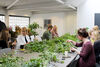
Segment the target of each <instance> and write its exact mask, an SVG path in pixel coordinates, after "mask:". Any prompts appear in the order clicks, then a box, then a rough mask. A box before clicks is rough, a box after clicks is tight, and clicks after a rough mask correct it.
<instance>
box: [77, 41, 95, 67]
mask: <svg viewBox="0 0 100 67" xmlns="http://www.w3.org/2000/svg"><path fill="white" fill-rule="evenodd" d="M76 46H82V50H81V52H80V59H79V63H78V66H79V67H95V63H96V60H95V54H94V49H93V46H92V43H91V42H90V41H89V42H87V43H85V44H83V43H77V44H76Z"/></svg>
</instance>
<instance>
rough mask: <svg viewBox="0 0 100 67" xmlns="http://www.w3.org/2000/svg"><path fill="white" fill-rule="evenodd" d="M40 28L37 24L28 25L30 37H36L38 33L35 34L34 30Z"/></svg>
mask: <svg viewBox="0 0 100 67" xmlns="http://www.w3.org/2000/svg"><path fill="white" fill-rule="evenodd" d="M39 27H40V26H39V24H37V23H36V22H34V23H32V24H29V27H28V28H29V29H30V32H31V34H32V35H34V36H36V35H38V33H37V32H36V29H38V28H39Z"/></svg>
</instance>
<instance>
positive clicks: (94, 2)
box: [77, 0, 100, 28]
mask: <svg viewBox="0 0 100 67" xmlns="http://www.w3.org/2000/svg"><path fill="white" fill-rule="evenodd" d="M95 13H100V0H86V1H85V2H84V3H83V4H81V5H79V6H78V10H77V20H78V23H77V28H80V27H89V28H92V27H93V26H94V20H95V19H94V15H95Z"/></svg>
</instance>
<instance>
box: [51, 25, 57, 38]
mask: <svg viewBox="0 0 100 67" xmlns="http://www.w3.org/2000/svg"><path fill="white" fill-rule="evenodd" d="M55 37H58V33H57V26H56V25H54V27H53V29H52V38H55Z"/></svg>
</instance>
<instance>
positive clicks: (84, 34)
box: [78, 28, 89, 40]
mask: <svg viewBox="0 0 100 67" xmlns="http://www.w3.org/2000/svg"><path fill="white" fill-rule="evenodd" d="M88 36H89V35H88V32H87V30H86V28H80V29H79V30H78V38H79V39H80V40H83V38H87V37H88Z"/></svg>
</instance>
